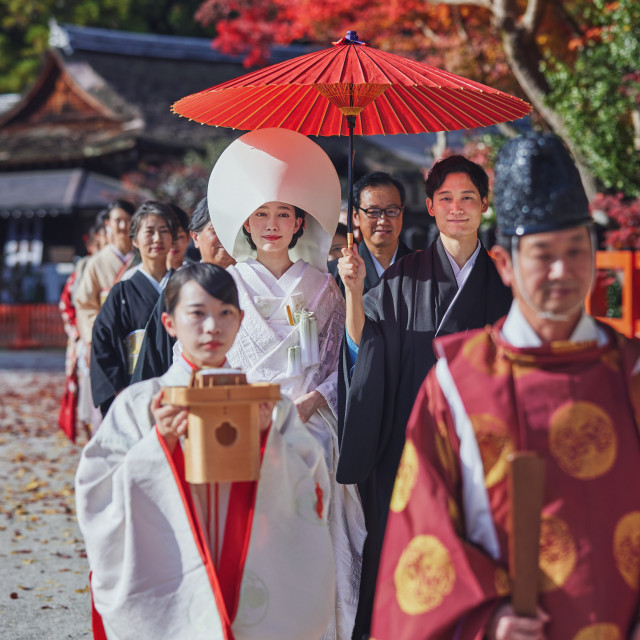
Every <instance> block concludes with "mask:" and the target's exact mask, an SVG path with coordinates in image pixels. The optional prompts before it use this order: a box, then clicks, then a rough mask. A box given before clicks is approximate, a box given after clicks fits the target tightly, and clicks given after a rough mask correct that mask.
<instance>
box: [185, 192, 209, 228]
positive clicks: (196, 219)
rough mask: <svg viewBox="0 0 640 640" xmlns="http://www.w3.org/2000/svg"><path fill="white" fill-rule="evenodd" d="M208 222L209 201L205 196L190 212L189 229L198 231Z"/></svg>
mask: <svg viewBox="0 0 640 640" xmlns="http://www.w3.org/2000/svg"><path fill="white" fill-rule="evenodd" d="M210 222H211V216H210V215H209V203H208V202H207V199H206V197H205V198H202V200H200V202H198V204H197V205H196V208H195V209H194V210H193V213H192V214H191V220H190V221H189V231H193V233H200V232H201V231H202V230H203V229H204V228H205V227H206V226H207V225H208V224H209V223H210Z"/></svg>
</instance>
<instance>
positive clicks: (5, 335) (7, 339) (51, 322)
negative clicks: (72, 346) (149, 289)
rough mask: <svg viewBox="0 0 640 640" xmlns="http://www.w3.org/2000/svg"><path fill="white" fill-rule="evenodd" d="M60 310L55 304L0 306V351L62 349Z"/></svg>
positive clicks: (64, 335)
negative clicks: (1, 349) (0, 349)
mask: <svg viewBox="0 0 640 640" xmlns="http://www.w3.org/2000/svg"><path fill="white" fill-rule="evenodd" d="M66 344H67V335H66V333H65V332H64V326H63V324H62V318H61V317H60V310H59V309H58V305H55V304H0V348H3V349H43V348H51V347H64V346H66Z"/></svg>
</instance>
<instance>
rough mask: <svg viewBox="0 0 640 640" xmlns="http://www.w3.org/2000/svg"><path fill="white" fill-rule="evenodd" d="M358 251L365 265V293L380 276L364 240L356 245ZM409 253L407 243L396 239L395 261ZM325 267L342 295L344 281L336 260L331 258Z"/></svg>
mask: <svg viewBox="0 0 640 640" xmlns="http://www.w3.org/2000/svg"><path fill="white" fill-rule="evenodd" d="M358 253H359V254H360V257H361V258H362V259H363V260H364V264H365V266H366V267H367V275H366V276H365V279H364V293H367V291H369V289H372V288H373V287H375V286H376V284H377V283H378V280H380V276H379V275H378V272H377V271H376V265H375V264H374V263H373V258H372V257H371V251H369V248H368V247H367V245H366V244H365V243H364V241H363V242H361V243H360V244H359V245H358ZM409 253H411V249H409V247H407V245H406V244H405V243H404V242H402V240H400V239H398V251H397V252H396V262H397V261H398V260H400V258H403V257H404V256H406V255H407V254H409ZM327 267H328V268H329V273H330V274H331V275H332V276H333V279H334V280H335V281H336V284H337V285H338V289H340V293H342V297H344V283H343V282H342V278H341V277H340V274H339V273H338V261H337V260H332V261H331V262H330V263H329V264H328V265H327Z"/></svg>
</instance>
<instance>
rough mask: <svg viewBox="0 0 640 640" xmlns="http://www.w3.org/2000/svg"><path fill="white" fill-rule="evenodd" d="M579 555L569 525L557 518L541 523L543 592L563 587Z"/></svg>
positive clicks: (548, 517)
mask: <svg viewBox="0 0 640 640" xmlns="http://www.w3.org/2000/svg"><path fill="white" fill-rule="evenodd" d="M577 560H578V553H577V551H576V543H575V541H574V540H573V536H572V535H571V530H570V529H569V525H568V524H567V523H566V522H565V521H564V520H562V519H561V518H558V517H557V516H550V515H543V516H542V519H541V521H540V561H539V563H540V571H541V572H542V581H541V585H540V588H541V589H542V591H552V590H554V589H557V588H558V587H561V586H562V585H563V584H564V583H565V582H566V581H567V578H568V577H569V576H570V575H571V572H572V571H573V570H574V568H575V566H576V562H577Z"/></svg>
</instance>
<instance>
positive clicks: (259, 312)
mask: <svg viewBox="0 0 640 640" xmlns="http://www.w3.org/2000/svg"><path fill="white" fill-rule="evenodd" d="M227 271H228V272H229V273H231V275H232V276H233V278H234V280H235V282H236V285H237V287H238V293H239V296H240V307H241V309H242V310H243V311H244V314H245V315H244V319H243V321H242V324H241V326H240V331H239V332H238V335H237V336H236V340H235V342H234V344H233V346H232V348H231V349H230V350H229V352H228V353H227V361H228V362H229V364H230V365H231V366H232V367H234V368H238V369H242V370H243V371H244V372H245V373H246V374H247V380H248V381H249V382H258V381H265V382H274V383H278V384H280V388H281V391H282V393H283V394H284V395H286V396H288V397H289V398H290V399H291V400H295V399H297V398H299V397H300V396H302V395H304V394H306V393H309V392H311V391H313V390H317V391H319V392H320V393H321V394H322V395H323V396H324V398H325V400H326V401H327V406H326V407H322V408H321V409H319V410H318V411H316V412H315V413H314V414H313V415H312V416H311V418H310V419H309V421H308V422H307V423H306V425H305V426H306V427H307V428H308V429H309V431H310V433H311V434H313V436H314V437H315V438H316V439H317V440H318V441H319V442H320V443H321V444H322V446H323V447H324V451H325V459H326V463H327V467H328V468H329V473H330V475H331V502H330V508H329V530H330V532H331V538H332V542H333V550H334V553H335V561H336V578H337V598H336V611H335V624H334V625H330V627H328V629H327V631H326V633H325V634H324V636H323V637H324V638H339V639H341V640H342V639H344V640H348V639H350V638H351V633H352V630H353V623H354V621H355V613H356V609H357V605H358V591H359V585H360V568H361V563H362V547H363V545H364V539H365V537H366V529H365V525H364V515H363V511H362V505H361V503H360V497H359V496H358V493H357V490H356V487H355V485H342V484H338V483H337V482H336V481H335V469H336V466H337V463H338V434H337V424H338V423H337V410H338V395H337V379H338V373H337V370H338V359H339V354H340V348H341V343H342V336H343V334H344V323H345V311H344V300H343V298H342V296H341V294H340V291H339V290H338V287H337V286H336V284H335V281H334V279H333V278H332V277H331V275H329V274H328V273H321V272H320V271H319V270H318V269H316V268H315V267H314V266H312V265H311V264H309V263H307V262H305V261H304V260H298V261H297V262H295V263H294V264H293V265H292V266H291V267H290V268H289V270H288V271H287V272H286V273H285V274H284V275H283V276H282V277H281V278H280V279H277V278H276V277H275V276H273V275H272V274H271V272H270V271H269V270H268V269H267V268H266V267H264V266H263V265H262V264H260V263H259V262H257V261H256V260H254V259H253V258H248V259H246V260H244V261H243V262H239V263H238V264H236V265H235V266H231V267H228V269H227ZM287 307H289V310H287ZM309 312H312V313H313V316H314V317H315V323H316V325H317V350H316V349H311V350H310V353H311V355H310V356H309V354H307V355H308V356H309V357H307V358H305V354H304V353H303V358H302V360H303V365H302V370H301V372H300V373H299V374H298V375H291V368H290V365H289V359H290V357H291V352H290V347H296V346H299V345H300V344H301V342H302V343H303V344H304V343H305V342H306V343H307V346H308V339H307V338H308V336H306V337H305V336H304V335H301V323H299V322H298V323H297V324H295V325H293V326H292V325H291V321H290V318H293V319H294V322H295V319H296V318H299V317H300V315H305V314H307V315H308V313H309ZM303 351H304V348H303ZM305 359H306V360H307V361H308V360H309V359H311V362H309V361H308V362H307V366H305V365H304V361H305Z"/></svg>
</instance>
